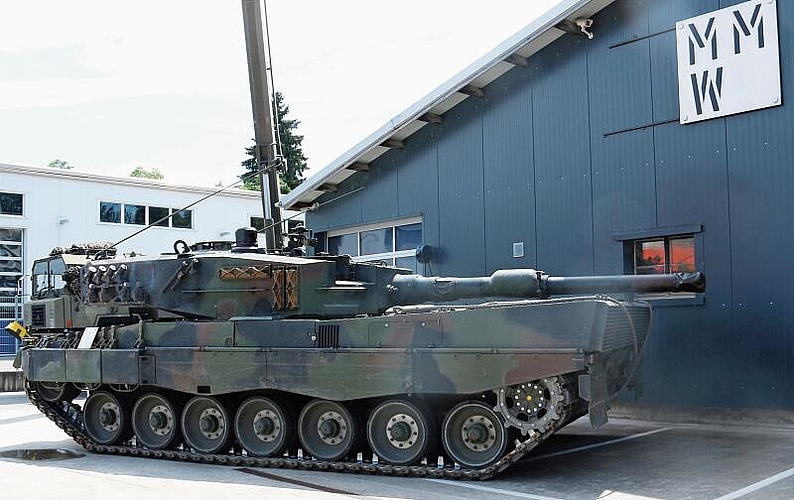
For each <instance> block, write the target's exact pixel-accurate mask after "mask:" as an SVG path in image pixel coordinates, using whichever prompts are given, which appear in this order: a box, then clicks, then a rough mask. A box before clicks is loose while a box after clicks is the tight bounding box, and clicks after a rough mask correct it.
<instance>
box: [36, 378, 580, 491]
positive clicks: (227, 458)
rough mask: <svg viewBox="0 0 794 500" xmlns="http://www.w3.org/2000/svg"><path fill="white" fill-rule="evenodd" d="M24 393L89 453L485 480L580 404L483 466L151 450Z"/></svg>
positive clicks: (565, 407) (73, 410)
mask: <svg viewBox="0 0 794 500" xmlns="http://www.w3.org/2000/svg"><path fill="white" fill-rule="evenodd" d="M568 382H569V381H568V380H564V379H563V382H562V383H561V384H560V386H561V387H562V390H563V391H565V392H567V393H568V394H569V395H570V394H572V391H571V388H570V387H569V386H567V385H568V384H567V383H568ZM25 393H26V394H27V396H28V398H29V399H30V401H31V403H33V405H35V406H36V408H38V410H39V411H40V412H41V413H42V414H44V415H45V416H46V417H47V418H49V419H50V420H52V421H53V422H54V423H55V425H57V426H58V427H59V428H61V429H62V430H63V431H64V432H65V433H66V434H67V435H68V436H69V437H71V438H72V439H73V440H74V441H75V442H76V443H77V444H79V445H80V446H82V447H83V448H85V449H86V450H88V451H90V452H93V453H100V454H106V455H121V456H132V457H144V458H155V459H161V460H175V461H180V462H193V463H203V464H216V465H230V466H240V467H263V468H275V469H294V470H311V471H331V472H344V473H351V474H370V475H380V476H401V477H420V478H432V479H449V480H469V481H483V480H486V479H490V478H492V477H494V476H495V475H497V474H499V473H500V472H502V471H504V470H505V469H507V468H508V467H510V466H511V465H512V464H514V463H515V462H517V461H518V460H520V459H521V458H522V457H524V456H525V455H526V454H527V453H529V452H530V451H531V450H532V449H533V448H535V447H536V446H538V445H539V444H540V443H542V442H543V441H545V440H546V439H547V438H548V437H549V436H551V435H552V434H554V433H555V432H556V431H557V430H559V429H561V428H562V427H564V426H565V425H566V424H568V423H569V422H571V421H572V420H574V419H576V418H578V417H579V416H581V415H582V414H583V411H582V409H581V407H580V405H576V404H574V403H573V402H572V399H573V398H570V397H565V398H564V401H562V402H561V403H560V406H559V408H560V410H559V419H556V420H553V421H552V423H551V424H550V425H547V426H545V428H543V429H540V430H533V431H530V432H529V433H528V435H527V436H526V438H525V439H524V440H523V441H522V440H516V445H515V447H514V448H513V449H512V450H511V451H510V452H508V453H506V454H505V455H504V456H503V457H502V458H501V459H499V460H498V461H497V462H496V463H494V464H492V465H490V466H488V467H485V468H483V469H465V468H459V467H451V466H446V467H441V466H434V465H410V466H396V465H389V464H385V463H369V462H358V461H355V462H350V461H346V462H343V461H336V462H327V461H319V460H314V459H310V458H296V457H272V458H260V457H252V456H246V455H239V454H231V453H230V454H206V453H196V452H193V451H180V450H150V449H147V448H142V447H138V446H134V445H131V444H129V445H102V444H97V443H95V442H94V441H93V440H92V439H91V438H90V437H89V436H88V434H87V433H86V432H85V429H84V428H83V415H82V409H81V408H80V406H79V405H77V404H75V403H66V402H64V401H61V402H60V403H57V404H56V403H49V402H47V401H45V400H44V399H42V398H41V397H40V396H39V395H38V393H37V392H36V391H35V389H34V387H33V386H32V384H30V383H29V382H28V381H27V380H26V381H25Z"/></svg>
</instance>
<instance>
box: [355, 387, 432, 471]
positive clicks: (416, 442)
mask: <svg viewBox="0 0 794 500" xmlns="http://www.w3.org/2000/svg"><path fill="white" fill-rule="evenodd" d="M430 415H431V413H430V412H429V411H428V410H427V409H426V408H425V406H424V405H422V404H421V403H419V402H413V401H407V400H398V399H390V400H388V401H384V402H383V403H381V404H379V405H378V406H377V407H376V408H375V411H373V412H372V414H371V415H370V417H369V421H368V422H367V441H369V445H370V447H371V448H372V451H373V453H375V454H376V455H377V456H378V459H380V460H383V461H384V462H387V463H390V464H392V465H411V464H415V463H418V462H419V461H421V460H422V458H424V457H425V456H427V454H428V452H429V451H431V450H432V449H434V448H435V446H436V441H437V436H438V431H437V430H436V425H434V424H433V421H432V419H431V417H430Z"/></svg>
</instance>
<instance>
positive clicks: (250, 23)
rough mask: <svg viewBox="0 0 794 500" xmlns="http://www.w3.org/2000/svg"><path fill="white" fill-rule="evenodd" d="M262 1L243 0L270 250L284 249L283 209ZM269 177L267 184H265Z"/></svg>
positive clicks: (256, 137) (255, 149)
mask: <svg viewBox="0 0 794 500" xmlns="http://www.w3.org/2000/svg"><path fill="white" fill-rule="evenodd" d="M259 1H260V0H242V3H243V26H244V29H245V50H246V53H247V54H248V81H249V83H250V85H251V108H252V109H253V112H254V140H255V141H256V147H255V148H254V151H255V152H256V162H257V165H258V166H259V180H260V183H261V186H262V209H263V211H264V217H265V227H268V226H270V227H269V229H266V230H265V244H266V246H267V249H268V250H281V247H282V244H283V239H282V236H281V209H280V208H279V207H278V206H277V205H276V203H277V202H278V201H279V186H278V171H277V170H276V168H275V161H274V160H275V158H276V153H275V145H276V142H275V140H274V137H273V111H272V108H271V102H270V92H269V90H268V85H267V68H265V43H264V38H263V36H262V15H261V10H260V7H259ZM265 179H267V184H265Z"/></svg>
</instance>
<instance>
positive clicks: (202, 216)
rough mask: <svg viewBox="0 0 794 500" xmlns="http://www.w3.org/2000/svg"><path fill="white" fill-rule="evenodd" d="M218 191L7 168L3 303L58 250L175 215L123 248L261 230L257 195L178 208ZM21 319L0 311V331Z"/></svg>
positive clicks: (238, 192)
mask: <svg viewBox="0 0 794 500" xmlns="http://www.w3.org/2000/svg"><path fill="white" fill-rule="evenodd" d="M215 191H217V189H214V188H202V187H191V186H174V185H169V184H166V183H164V182H158V181H152V180H148V179H139V178H131V177H126V178H119V177H109V176H103V175H96V174H89V173H85V172H79V171H74V170H61V169H55V168H41V167H28V166H20V165H8V164H3V163H0V301H2V300H4V299H5V301H8V300H10V298H12V297H13V296H14V295H15V294H16V293H17V281H18V279H19V278H20V277H21V276H23V275H27V274H29V273H30V269H31V266H32V263H33V261H34V260H35V259H38V258H41V257H44V256H46V255H49V253H50V251H51V250H52V249H53V248H54V247H59V246H60V247H69V246H71V245H72V244H75V243H88V242H97V241H106V242H110V243H115V242H118V241H120V240H122V239H124V238H126V237H127V236H129V235H131V234H132V233H134V232H135V231H138V230H140V229H142V228H144V227H145V226H146V225H147V224H150V223H152V222H155V221H157V220H159V219H160V218H162V217H164V216H166V215H171V214H172V213H173V212H177V213H176V214H175V215H174V216H173V217H172V218H170V219H166V220H165V221H163V222H161V223H160V224H159V225H158V226H155V227H152V228H149V229H148V230H146V231H144V232H143V233H141V234H139V235H137V236H135V237H134V238H132V239H130V240H128V241H126V242H124V243H122V244H120V245H118V247H117V248H118V251H119V252H120V253H130V252H133V251H134V252H135V253H137V254H145V255H157V254H160V253H163V252H173V244H174V241H176V240H184V241H186V242H187V243H188V244H191V243H194V242H197V241H211V240H233V239H234V231H235V230H236V229H237V228H240V227H244V226H249V225H254V226H256V225H261V223H262V201H261V198H260V195H259V193H258V192H254V191H246V190H242V189H234V188H232V189H228V190H226V191H224V192H222V193H220V194H218V195H216V196H212V197H210V198H208V199H206V200H205V201H202V202H201V203H199V204H197V205H195V206H193V207H190V208H189V209H187V210H185V211H182V212H179V211H178V209H181V208H183V207H186V206H188V205H190V204H192V203H194V202H196V201H197V200H199V199H201V198H203V197H205V196H207V195H209V194H211V193H213V192H215ZM293 214H294V212H293ZM257 219H258V220H257ZM260 227H261V226H260ZM261 244H263V238H261V237H260V245H261ZM21 282H22V283H24V287H25V288H24V290H23V294H24V293H28V292H29V283H28V280H25V279H23V280H21ZM14 315H15V314H14V310H13V308H10V307H5V308H3V307H0V327H2V326H4V325H5V323H7V320H8V319H13V318H11V316H14ZM4 320H6V321H4ZM0 335H2V334H0ZM0 340H2V339H0ZM0 343H1V342H0ZM1 352H2V346H0V353H1Z"/></svg>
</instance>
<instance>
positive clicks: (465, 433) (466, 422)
mask: <svg viewBox="0 0 794 500" xmlns="http://www.w3.org/2000/svg"><path fill="white" fill-rule="evenodd" d="M441 441H442V443H443V445H444V451H446V452H447V454H448V455H449V456H450V457H451V458H452V459H453V460H455V461H456V462H457V463H459V464H460V465H462V466H463V467H469V468H472V469H480V468H484V467H487V466H489V465H491V464H493V463H494V462H496V461H497V460H499V459H500V458H501V457H502V455H504V453H505V447H506V446H507V434H506V432H505V427H504V424H503V423H502V420H500V418H499V416H498V415H497V414H496V413H494V411H493V410H492V409H491V408H489V407H488V405H486V404H484V403H481V402H479V401H464V402H463V403H460V404H459V405H457V406H455V407H454V408H452V410H450V411H449V413H448V414H447V417H446V418H445V419H444V424H443V425H442V426H441Z"/></svg>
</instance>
